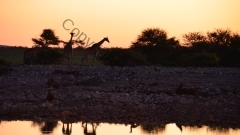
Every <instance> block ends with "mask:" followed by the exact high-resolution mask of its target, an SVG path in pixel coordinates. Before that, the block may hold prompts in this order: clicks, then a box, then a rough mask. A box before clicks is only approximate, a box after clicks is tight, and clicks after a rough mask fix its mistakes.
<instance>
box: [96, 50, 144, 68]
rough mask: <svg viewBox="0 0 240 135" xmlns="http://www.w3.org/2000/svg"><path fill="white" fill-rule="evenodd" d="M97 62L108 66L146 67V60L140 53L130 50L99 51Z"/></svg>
mask: <svg viewBox="0 0 240 135" xmlns="http://www.w3.org/2000/svg"><path fill="white" fill-rule="evenodd" d="M97 58H98V60H101V61H103V63H104V65H109V66H137V65H147V64H148V62H147V60H146V58H145V57H144V56H143V55H142V54H141V53H140V52H136V51H133V50H130V49H121V48H111V49H104V50H101V51H100V53H99V54H98V55H97Z"/></svg>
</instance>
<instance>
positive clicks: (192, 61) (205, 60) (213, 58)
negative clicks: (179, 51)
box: [179, 52, 220, 67]
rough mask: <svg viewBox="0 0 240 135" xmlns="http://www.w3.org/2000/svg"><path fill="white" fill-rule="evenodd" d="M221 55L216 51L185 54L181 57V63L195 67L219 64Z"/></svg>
mask: <svg viewBox="0 0 240 135" xmlns="http://www.w3.org/2000/svg"><path fill="white" fill-rule="evenodd" d="M219 61H220V59H219V57H218V56H217V55H216V54H215V53H209V52H201V53H194V54H193V55H184V56H182V57H181V58H180V61H179V63H180V65H182V66H194V67H208V66H218V64H219Z"/></svg>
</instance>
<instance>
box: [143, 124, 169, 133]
mask: <svg viewBox="0 0 240 135" xmlns="http://www.w3.org/2000/svg"><path fill="white" fill-rule="evenodd" d="M165 128H166V125H152V124H148V125H147V124H146V125H145V124H143V125H141V129H142V130H143V131H144V132H147V133H153V134H158V133H160V132H163V131H165Z"/></svg>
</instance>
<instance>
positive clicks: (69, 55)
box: [63, 33, 75, 64]
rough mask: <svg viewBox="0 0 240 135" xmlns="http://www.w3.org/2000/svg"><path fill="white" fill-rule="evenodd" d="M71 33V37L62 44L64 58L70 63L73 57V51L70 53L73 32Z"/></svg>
mask: <svg viewBox="0 0 240 135" xmlns="http://www.w3.org/2000/svg"><path fill="white" fill-rule="evenodd" d="M70 34H71V38H70V40H69V42H68V43H66V45H65V46H64V48H63V49H64V50H63V54H64V55H65V57H66V59H67V60H68V62H70V63H71V64H72V57H73V53H72V45H73V42H72V37H73V35H74V34H75V33H70Z"/></svg>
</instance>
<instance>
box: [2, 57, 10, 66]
mask: <svg viewBox="0 0 240 135" xmlns="http://www.w3.org/2000/svg"><path fill="white" fill-rule="evenodd" d="M7 65H11V62H9V61H7V60H5V59H3V58H0V66H7Z"/></svg>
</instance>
